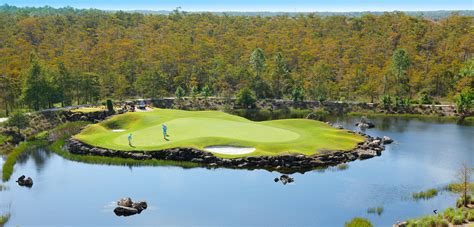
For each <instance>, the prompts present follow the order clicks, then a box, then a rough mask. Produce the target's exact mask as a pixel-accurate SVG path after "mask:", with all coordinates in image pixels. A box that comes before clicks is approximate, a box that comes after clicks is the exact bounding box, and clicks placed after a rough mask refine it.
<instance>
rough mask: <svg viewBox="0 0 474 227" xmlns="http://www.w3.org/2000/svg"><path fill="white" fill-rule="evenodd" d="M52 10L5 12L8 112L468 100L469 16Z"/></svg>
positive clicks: (2, 62)
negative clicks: (187, 103) (196, 101)
mask: <svg viewBox="0 0 474 227" xmlns="http://www.w3.org/2000/svg"><path fill="white" fill-rule="evenodd" d="M48 9H49V10H50V11H48V13H41V10H45V9H44V8H28V9H24V10H22V9H21V8H16V7H8V6H3V7H2V8H1V10H0V105H1V106H2V107H1V108H2V109H3V110H4V111H6V112H7V113H8V112H11V111H12V110H14V109H16V108H20V107H21V108H25V107H29V108H31V109H34V110H39V109H42V108H48V107H52V106H55V105H56V106H57V105H63V106H67V105H72V104H82V103H94V102H98V101H100V100H104V99H116V100H124V99H128V98H142V97H143V98H159V97H163V96H174V95H175V94H178V95H197V94H203V93H204V94H205V95H206V96H221V97H222V96H225V97H231V96H234V95H236V94H237V93H238V92H239V91H241V90H244V89H247V90H250V91H251V92H252V93H253V95H255V97H257V98H288V99H294V100H297V99H298V98H300V99H306V100H320V101H323V100H340V101H369V102H374V101H375V102H378V100H379V99H381V98H382V97H386V96H387V95H391V96H392V97H397V98H398V99H400V100H401V99H406V100H419V99H423V100H432V99H434V100H438V101H442V102H454V100H455V99H456V97H458V96H459V94H460V93H461V92H462V91H464V94H469V95H468V96H470V97H472V88H473V86H474V84H473V83H474V60H473V53H474V30H473V28H474V23H473V22H474V21H473V17H472V16H461V15H459V14H456V13H454V14H452V15H450V16H448V17H445V18H442V19H439V20H432V19H429V18H425V17H419V16H417V17H414V16H409V15H407V14H405V13H402V12H394V13H383V14H380V15H372V14H364V15H361V16H359V17H350V16H343V15H335V16H325V17H321V16H318V15H315V14H305V15H296V16H289V15H279V16H269V17H261V16H230V15H215V14H211V13H186V12H181V11H178V10H175V11H173V12H172V13H170V14H168V15H157V14H141V13H128V12H113V13H112V12H103V11H99V10H75V9H71V8H66V9H63V10H57V11H54V10H52V11H51V9H50V8H48ZM35 12H37V13H35ZM295 96H298V97H295ZM469 102H471V101H469Z"/></svg>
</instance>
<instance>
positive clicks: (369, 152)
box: [357, 149, 377, 160]
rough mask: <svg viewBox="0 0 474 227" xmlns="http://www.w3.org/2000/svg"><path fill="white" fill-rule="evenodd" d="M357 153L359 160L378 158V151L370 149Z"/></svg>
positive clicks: (360, 150)
mask: <svg viewBox="0 0 474 227" xmlns="http://www.w3.org/2000/svg"><path fill="white" fill-rule="evenodd" d="M357 153H358V154H359V159H361V160H363V159H369V158H373V157H375V156H377V151H374V150H370V149H367V150H362V149H358V150H357Z"/></svg>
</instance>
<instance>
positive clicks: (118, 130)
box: [112, 129, 125, 132]
mask: <svg viewBox="0 0 474 227" xmlns="http://www.w3.org/2000/svg"><path fill="white" fill-rule="evenodd" d="M112 132H125V129H112Z"/></svg>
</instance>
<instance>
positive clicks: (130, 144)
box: [128, 133, 133, 147]
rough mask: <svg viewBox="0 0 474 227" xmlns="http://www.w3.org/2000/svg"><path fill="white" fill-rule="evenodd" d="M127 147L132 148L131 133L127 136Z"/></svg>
mask: <svg viewBox="0 0 474 227" xmlns="http://www.w3.org/2000/svg"><path fill="white" fill-rule="evenodd" d="M128 145H129V146H130V147H133V146H132V133H130V134H128Z"/></svg>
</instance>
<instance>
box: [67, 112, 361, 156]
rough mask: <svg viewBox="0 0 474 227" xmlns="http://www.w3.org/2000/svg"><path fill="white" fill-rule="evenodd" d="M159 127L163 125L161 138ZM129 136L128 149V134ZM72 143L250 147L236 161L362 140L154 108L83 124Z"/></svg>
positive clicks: (316, 126)
mask: <svg viewBox="0 0 474 227" xmlns="http://www.w3.org/2000/svg"><path fill="white" fill-rule="evenodd" d="M162 124H166V126H167V127H168V135H169V136H168V137H167V138H168V140H165V139H164V138H163V133H162ZM130 133H132V135H133V139H132V145H133V146H134V147H130V146H129V145H128V139H127V137H128V135H129V134H130ZM75 138H76V139H78V140H80V141H83V142H85V143H87V144H90V145H93V146H98V147H104V148H109V149H115V150H127V151H133V150H160V149H166V148H173V147H194V148H198V149H204V148H205V147H207V146H215V145H229V146H244V147H255V148H256V150H255V151H254V152H252V153H250V154H241V155H224V154H216V155H218V156H221V157H242V156H251V155H277V154H280V153H301V154H306V155H311V154H315V153H317V152H318V151H321V150H349V149H352V148H353V147H355V145H356V144H357V143H358V142H360V141H363V137H361V136H359V135H355V134H351V133H349V132H348V131H346V130H339V129H335V128H332V127H330V126H328V125H326V124H324V123H322V122H319V121H313V120H306V119H286V120H274V121H264V122H254V121H250V120H247V119H245V118H242V117H238V116H234V115H230V114H226V113H223V112H219V111H183V110H168V109H155V110H153V111H150V112H136V113H126V114H122V115H118V116H115V117H112V118H110V119H108V120H106V121H104V122H101V123H99V124H94V125H89V126H88V127H86V128H85V129H84V130H83V131H82V132H81V133H80V134H78V135H76V136H75Z"/></svg>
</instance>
